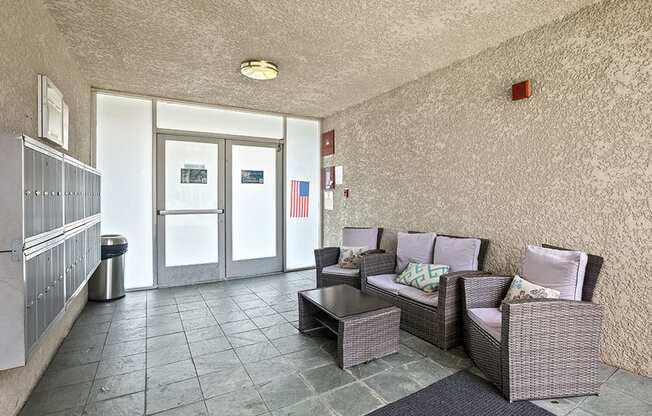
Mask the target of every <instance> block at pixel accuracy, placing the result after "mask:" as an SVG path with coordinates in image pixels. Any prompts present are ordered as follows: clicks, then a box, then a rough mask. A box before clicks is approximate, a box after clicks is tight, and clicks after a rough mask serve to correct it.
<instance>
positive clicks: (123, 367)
mask: <svg viewBox="0 0 652 416" xmlns="http://www.w3.org/2000/svg"><path fill="white" fill-rule="evenodd" d="M144 368H145V353H140V354H134V355H128V356H126V357H116V358H109V359H107V360H102V361H100V365H99V367H98V368H97V375H96V376H95V377H97V378H105V377H110V376H117V375H119V374H127V373H131V372H134V371H137V370H143V369H144Z"/></svg>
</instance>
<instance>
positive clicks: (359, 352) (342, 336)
mask: <svg viewBox="0 0 652 416" xmlns="http://www.w3.org/2000/svg"><path fill="white" fill-rule="evenodd" d="M400 323H401V310H400V309H399V308H397V307H395V306H394V305H392V304H391V303H389V302H386V301H384V300H382V299H380V298H377V297H375V296H371V295H368V294H366V293H362V292H361V291H360V290H358V289H356V288H354V287H352V286H349V285H337V286H329V287H324V288H320V289H312V290H304V291H301V292H299V330H300V331H301V332H302V333H305V332H309V331H314V330H316V329H321V328H327V329H329V330H330V331H332V332H334V333H335V335H337V365H339V366H340V368H347V367H352V366H354V365H357V364H361V363H365V362H367V361H371V360H374V359H376V358H380V357H384V356H386V355H389V354H393V353H395V352H398V346H399V327H400Z"/></svg>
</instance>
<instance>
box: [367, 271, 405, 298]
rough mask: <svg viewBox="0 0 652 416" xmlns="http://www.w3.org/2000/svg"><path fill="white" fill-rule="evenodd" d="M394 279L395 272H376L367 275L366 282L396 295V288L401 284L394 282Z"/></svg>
mask: <svg viewBox="0 0 652 416" xmlns="http://www.w3.org/2000/svg"><path fill="white" fill-rule="evenodd" d="M394 279H396V275H395V274H378V275H376V276H369V277H367V284H368V285H372V286H375V287H377V288H379V289H383V290H385V291H387V292H390V293H391V294H393V295H398V290H399V289H400V288H401V287H402V286H403V285H401V284H398V283H396V282H395V281H394Z"/></svg>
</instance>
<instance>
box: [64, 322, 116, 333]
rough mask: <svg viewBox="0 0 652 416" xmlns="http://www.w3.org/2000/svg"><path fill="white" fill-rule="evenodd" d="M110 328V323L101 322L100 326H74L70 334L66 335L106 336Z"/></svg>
mask: <svg viewBox="0 0 652 416" xmlns="http://www.w3.org/2000/svg"><path fill="white" fill-rule="evenodd" d="M110 326H111V321H107V322H103V323H100V324H90V325H74V326H73V327H72V328H71V329H70V332H69V333H68V336H69V337H77V336H88V335H97V334H106V333H108V332H109V327H110Z"/></svg>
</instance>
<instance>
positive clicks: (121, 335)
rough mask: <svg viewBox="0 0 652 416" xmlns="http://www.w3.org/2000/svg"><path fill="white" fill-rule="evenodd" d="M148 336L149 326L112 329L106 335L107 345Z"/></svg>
mask: <svg viewBox="0 0 652 416" xmlns="http://www.w3.org/2000/svg"><path fill="white" fill-rule="evenodd" d="M146 336H147V328H145V327H143V328H128V329H117V330H114V329H110V330H109V335H108V336H107V337H106V343H107V345H111V344H118V343H121V342H127V341H135V340H138V339H143V338H145V337H146Z"/></svg>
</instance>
